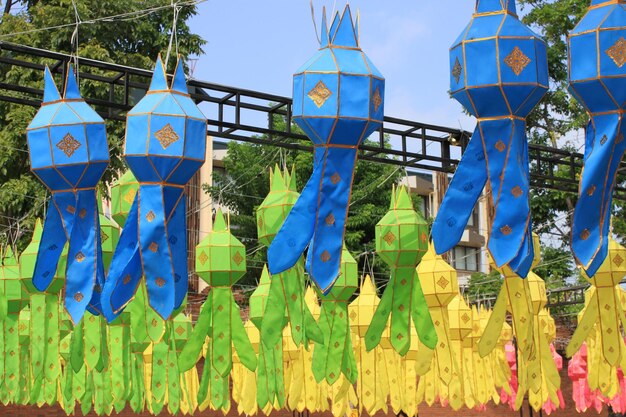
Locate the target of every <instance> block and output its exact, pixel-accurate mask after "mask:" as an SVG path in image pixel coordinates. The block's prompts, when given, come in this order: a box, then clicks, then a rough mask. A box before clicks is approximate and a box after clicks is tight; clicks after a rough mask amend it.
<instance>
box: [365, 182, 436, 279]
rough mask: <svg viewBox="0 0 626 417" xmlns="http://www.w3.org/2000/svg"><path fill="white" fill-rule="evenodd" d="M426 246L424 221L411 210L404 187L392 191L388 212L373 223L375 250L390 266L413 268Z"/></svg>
mask: <svg viewBox="0 0 626 417" xmlns="http://www.w3.org/2000/svg"><path fill="white" fill-rule="evenodd" d="M427 249H428V223H427V222H426V220H424V218H423V217H422V216H421V215H420V214H419V213H418V212H416V211H415V210H414V209H413V203H412V202H411V197H410V196H409V194H408V192H407V190H406V188H404V187H400V188H398V189H397V190H394V192H393V193H392V198H391V205H390V207H389V211H388V212H387V214H385V216H384V217H383V218H382V219H381V220H380V221H379V222H378V223H377V224H376V253H377V254H378V255H380V257H381V258H383V260H384V261H385V263H387V264H388V265H389V266H391V267H395V268H407V267H409V268H414V267H415V266H416V265H417V264H418V263H419V262H420V260H421V259H422V257H423V256H424V254H425V253H426V250H427Z"/></svg>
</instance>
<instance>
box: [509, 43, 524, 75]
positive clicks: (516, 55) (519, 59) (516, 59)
mask: <svg viewBox="0 0 626 417" xmlns="http://www.w3.org/2000/svg"><path fill="white" fill-rule="evenodd" d="M504 63H505V64H507V65H508V66H509V67H511V69H512V70H513V72H514V73H515V75H520V74H521V73H522V71H524V68H526V67H527V66H528V64H530V58H528V57H527V56H526V55H524V52H522V50H521V49H519V48H518V47H517V46H516V47H515V48H513V51H512V52H511V53H510V54H509V55H508V56H507V57H506V58H504Z"/></svg>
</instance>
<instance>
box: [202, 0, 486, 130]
mask: <svg viewBox="0 0 626 417" xmlns="http://www.w3.org/2000/svg"><path fill="white" fill-rule="evenodd" d="M314 5H315V12H316V18H317V23H318V29H319V25H320V21H321V12H322V7H323V6H326V8H327V10H328V12H329V14H330V11H332V9H333V7H334V5H335V2H334V1H332V0H326V1H323V0H314ZM344 6H345V0H339V1H337V2H336V9H339V10H343V7H344ZM474 6H475V2H474V0H388V1H381V0H367V1H365V0H360V1H357V0H353V1H351V2H350V7H351V9H352V10H353V12H355V11H356V10H357V9H358V10H360V13H361V47H362V48H363V50H364V51H365V53H366V54H367V55H368V56H369V57H370V59H371V60H372V61H373V62H374V64H375V65H376V66H377V67H378V69H379V70H380V71H381V72H382V73H383V75H384V76H385V78H386V104H385V106H386V108H385V113H386V114H387V115H388V116H393V117H400V118H406V119H411V120H417V121H420V122H424V123H432V124H440V125H444V126H450V127H463V128H464V129H466V130H473V128H474V121H473V120H472V119H471V118H469V117H467V116H465V115H463V113H462V109H461V106H460V105H459V104H458V103H457V102H455V101H454V100H452V99H450V98H449V97H448V94H447V91H448V87H449V85H448V84H449V75H448V74H449V62H448V48H449V47H450V45H451V44H452V42H454V40H455V39H456V38H457V36H458V35H459V34H460V33H461V31H462V30H463V28H464V27H465V25H466V24H467V22H468V21H469V20H470V18H471V14H472V12H473V10H474ZM198 10H199V14H198V16H196V17H195V18H194V19H193V20H192V21H191V23H190V24H191V29H192V30H193V31H194V32H195V33H198V34H199V35H201V36H202V37H203V38H204V39H205V40H207V42H208V44H207V45H206V46H205V48H204V50H205V55H204V56H202V57H201V58H200V59H199V61H198V63H197V66H196V68H195V72H194V74H193V75H194V78H198V79H202V80H206V81H210V82H214V83H219V84H225V85H231V86H238V87H243V88H249V89H255V90H260V91H264V92H267V93H273V94H279V95H285V96H291V81H292V78H291V77H292V74H293V72H294V71H295V70H296V69H298V68H299V67H300V65H301V64H303V63H304V62H306V61H307V60H308V58H310V57H311V55H313V53H314V52H315V51H316V50H317V48H318V43H317V39H316V36H315V30H314V28H313V22H312V19H311V10H310V6H309V0H262V1H258V0H257V1H254V0H209V1H207V2H205V3H202V4H200V5H199V6H198Z"/></svg>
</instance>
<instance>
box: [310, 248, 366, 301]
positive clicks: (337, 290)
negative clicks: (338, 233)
mask: <svg viewBox="0 0 626 417" xmlns="http://www.w3.org/2000/svg"><path fill="white" fill-rule="evenodd" d="M358 267H359V266H358V264H357V263H356V260H355V259H354V258H353V257H352V254H351V253H350V251H348V249H347V248H346V247H345V246H344V247H343V251H342V253H341V266H340V269H339V271H340V272H339V277H338V278H337V280H336V281H335V285H333V288H332V289H331V290H330V291H329V292H328V293H327V294H326V295H324V294H320V296H321V298H322V301H330V300H333V301H348V300H349V299H350V297H351V296H352V294H354V292H355V291H356V289H357V287H358V285H359V270H358Z"/></svg>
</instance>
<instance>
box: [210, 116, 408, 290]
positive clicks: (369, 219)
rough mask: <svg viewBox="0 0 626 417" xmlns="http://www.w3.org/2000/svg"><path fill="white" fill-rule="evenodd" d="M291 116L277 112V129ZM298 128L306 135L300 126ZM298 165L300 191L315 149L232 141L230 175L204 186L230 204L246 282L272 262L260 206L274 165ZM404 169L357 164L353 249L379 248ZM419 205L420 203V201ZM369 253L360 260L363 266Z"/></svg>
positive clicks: (350, 227)
mask: <svg viewBox="0 0 626 417" xmlns="http://www.w3.org/2000/svg"><path fill="white" fill-rule="evenodd" d="M285 123H286V122H285V119H284V118H282V117H278V116H276V117H275V120H274V128H275V129H277V130H282V131H284V130H285ZM292 131H293V132H296V133H300V134H302V133H303V132H302V131H301V130H300V129H299V128H298V127H297V126H296V125H293V126H292ZM276 165H278V166H280V167H287V168H289V169H291V167H292V166H295V168H296V177H297V186H298V190H302V188H303V187H304V185H305V184H306V182H307V180H308V179H309V177H310V176H311V173H312V170H313V154H312V153H310V152H303V151H296V150H285V149H280V148H276V147H273V146H268V145H256V144H249V143H238V142H229V143H228V152H227V155H226V157H225V158H224V168H225V172H226V174H220V173H214V177H213V186H212V187H208V186H206V185H205V186H204V188H205V190H206V191H207V192H208V193H210V194H211V195H212V197H213V199H214V200H215V201H216V202H218V203H220V204H223V205H225V206H227V207H228V208H229V210H230V211H231V224H232V225H233V230H234V233H235V235H236V236H237V237H238V238H239V239H241V240H242V242H243V243H244V244H245V245H246V247H247V251H248V255H249V256H248V273H247V274H246V276H245V277H244V278H242V280H241V281H240V283H242V284H243V285H246V284H247V285H253V284H254V283H255V282H256V279H258V277H259V276H260V274H261V269H262V267H263V264H264V263H265V261H266V248H265V247H263V245H261V244H260V243H258V242H257V226H256V217H255V216H256V208H257V207H258V206H259V205H260V204H261V203H262V202H263V199H264V198H265V196H266V195H267V193H268V192H269V169H270V167H274V166H276ZM402 174H403V171H402V170H401V169H400V168H398V167H396V166H393V165H388V164H380V163H373V162H367V161H359V162H358V163H357V167H356V172H355V177H354V186H353V187H352V199H351V204H350V211H349V215H348V221H347V227H346V234H345V242H346V245H347V247H348V249H349V250H350V251H351V252H352V253H353V254H365V253H372V252H373V251H374V250H375V226H376V223H378V221H379V220H380V219H381V218H382V217H383V216H384V215H385V213H386V212H387V210H388V209H389V202H390V200H391V189H392V184H396V183H397V182H398V181H399V180H400V178H401V177H402ZM416 207H417V205H416ZM365 259H366V256H365V255H363V256H361V257H360V258H358V259H357V261H358V262H359V265H360V266H361V268H363V266H364V264H365ZM374 267H375V273H376V274H377V278H379V280H380V281H386V280H387V278H388V275H386V272H387V268H386V266H385V265H384V264H383V263H382V262H378V261H377V262H376V263H375V265H374Z"/></svg>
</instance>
